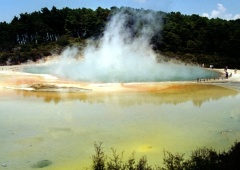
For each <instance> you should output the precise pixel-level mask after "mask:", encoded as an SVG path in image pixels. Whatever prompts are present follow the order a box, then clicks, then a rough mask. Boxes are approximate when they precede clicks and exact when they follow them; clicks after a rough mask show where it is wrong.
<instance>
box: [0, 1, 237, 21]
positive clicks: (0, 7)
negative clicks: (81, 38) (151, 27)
mask: <svg viewBox="0 0 240 170" xmlns="http://www.w3.org/2000/svg"><path fill="white" fill-rule="evenodd" d="M52 6H55V7H57V8H58V9H62V8H64V7H69V8H83V7H85V8H92V9H96V8H97V7H99V6H100V7H102V8H110V7H112V6H116V7H121V6H127V7H132V8H144V9H153V10H156V11H164V12H172V11H173V12H178V11H179V12H181V13H182V14H187V15H191V14H198V15H200V16H207V17H209V18H216V17H219V18H223V19H228V20H229V19H236V18H240V1H239V0H0V22H4V21H6V22H11V20H12V19H13V17H14V16H17V17H18V16H19V14H20V13H25V12H27V13H31V12H34V11H40V10H41V9H42V8H44V7H47V8H49V9H51V8H52Z"/></svg>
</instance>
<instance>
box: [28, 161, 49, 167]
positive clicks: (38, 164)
mask: <svg viewBox="0 0 240 170" xmlns="http://www.w3.org/2000/svg"><path fill="white" fill-rule="evenodd" d="M51 164H52V161H49V160H42V161H39V162H37V163H35V164H34V165H33V166H32V168H44V167H47V166H50V165H51Z"/></svg>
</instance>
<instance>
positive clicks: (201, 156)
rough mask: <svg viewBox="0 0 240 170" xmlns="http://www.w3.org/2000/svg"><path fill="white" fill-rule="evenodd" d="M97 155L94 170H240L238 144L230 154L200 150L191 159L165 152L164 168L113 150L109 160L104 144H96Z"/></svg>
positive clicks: (144, 159) (94, 160) (205, 149)
mask: <svg viewBox="0 0 240 170" xmlns="http://www.w3.org/2000/svg"><path fill="white" fill-rule="evenodd" d="M94 147H95V151H96V153H95V155H93V156H92V167H91V168H90V169H92V170H229V169H231V170H238V169H240V162H239V160H240V143H239V142H236V143H235V144H234V145H233V146H232V147H231V149H230V150H229V151H228V152H225V151H224V152H221V153H217V152H216V151H215V150H213V149H207V148H205V147H204V148H200V149H198V150H195V151H193V152H192V154H191V156H190V158H189V159H184V154H180V153H177V154H175V155H174V154H172V153H170V152H167V151H164V158H163V167H161V166H150V165H148V162H147V158H146V157H145V156H143V157H142V158H140V160H139V161H136V160H135V158H134V154H133V155H132V156H131V157H130V158H129V159H128V160H127V161H126V162H124V161H123V153H122V154H121V155H119V154H117V153H116V150H114V149H112V152H113V155H112V157H110V158H108V157H107V156H106V155H105V154H104V151H103V147H102V143H100V144H96V143H95V144H94Z"/></svg>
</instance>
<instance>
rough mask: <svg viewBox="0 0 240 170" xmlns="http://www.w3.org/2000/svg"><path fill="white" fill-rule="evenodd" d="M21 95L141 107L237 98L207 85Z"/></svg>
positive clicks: (50, 100)
mask: <svg viewBox="0 0 240 170" xmlns="http://www.w3.org/2000/svg"><path fill="white" fill-rule="evenodd" d="M16 92H17V94H18V95H22V96H24V97H36V98H42V99H43V100H44V102H46V103H49V102H54V103H55V104H58V103H59V102H61V101H74V100H79V101H81V102H86V103H90V104H91V103H105V102H117V103H118V104H119V105H121V106H127V105H141V104H143V103H144V104H147V103H148V104H157V105H161V104H171V105H177V104H180V103H184V102H188V101H191V102H192V103H193V104H194V105H195V106H201V105H202V104H203V103H204V102H207V101H210V100H219V99H221V98H224V97H228V96H235V95H237V94H238V92H237V91H234V90H231V89H227V88H223V87H219V86H215V85H206V84H204V85H203V84H201V85H199V84H178V85H172V86H169V88H166V89H163V90H160V91H151V92H138V93H136V92H114V93H113V92H102V93H101V92H81V93H60V92H39V91H25V90H23V91H22V90H17V91H16Z"/></svg>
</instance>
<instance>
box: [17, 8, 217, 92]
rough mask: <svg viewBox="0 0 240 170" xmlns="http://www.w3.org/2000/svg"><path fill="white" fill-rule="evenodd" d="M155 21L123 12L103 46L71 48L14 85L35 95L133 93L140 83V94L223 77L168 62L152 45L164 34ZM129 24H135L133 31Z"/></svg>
mask: <svg viewBox="0 0 240 170" xmlns="http://www.w3.org/2000/svg"><path fill="white" fill-rule="evenodd" d="M128 10H129V9H128ZM133 18H134V20H133ZM156 20H161V15H160V14H158V13H154V12H151V11H149V12H147V13H146V11H145V12H144V11H138V12H135V11H133V10H130V11H128V13H127V12H125V11H124V10H121V11H119V12H117V13H116V14H115V15H114V16H112V18H111V20H110V21H109V22H108V24H107V26H106V29H105V31H104V34H103V36H102V38H100V40H99V41H97V42H96V41H90V40H89V41H88V43H87V45H86V47H85V48H84V49H82V50H78V48H77V47H68V48H66V49H65V50H64V51H63V52H62V54H61V55H60V56H59V57H58V58H57V59H55V60H50V61H48V62H45V63H42V64H37V65H27V66H24V67H23V69H22V71H23V72H26V73H34V74H35V78H34V79H32V77H31V78H30V77H29V76H30V75H29V74H25V75H24V76H25V80H23V79H19V80H18V79H15V80H14V81H17V83H15V84H18V83H19V84H21V86H20V87H21V88H25V89H33V90H49V89H51V90H53V89H58V90H59V89H62V90H64V89H65V90H66V89H67V90H69V89H70V90H74V91H79V90H80V91H82V90H96V91H98V90H100V91H102V90H106V89H107V90H110V89H111V90H116V89H118V90H129V89H133V88H132V87H136V84H137V85H138V87H141V90H143V89H145V90H146V89H148V90H152V88H153V84H155V86H154V88H157V89H159V88H163V87H164V86H163V84H162V83H160V84H161V86H159V82H173V81H174V82H176V81H190V80H194V81H196V80H197V78H212V77H216V76H218V73H216V72H213V71H212V70H207V69H204V68H201V67H198V66H192V65H186V64H182V63H177V62H174V61H166V60H165V59H164V57H163V56H159V55H157V54H156V53H155V52H154V51H153V50H152V46H151V45H150V40H151V38H152V36H153V35H154V33H155V32H156V31H159V30H161V25H157V24H156V22H155V21H156ZM129 21H131V22H132V21H134V22H133V23H132V25H131V26H129V24H128V22H129ZM143 23H145V24H143ZM133 32H135V33H133ZM136 32H137V35H136ZM133 34H134V35H133ZM36 74H37V75H38V76H36ZM39 74H41V76H40V75H39ZM46 75H48V76H47V77H46ZM31 76H33V75H31ZM150 82H151V83H150ZM153 82H154V83H153ZM156 82H158V83H156ZM26 84H27V86H26ZM150 84H151V86H150ZM113 85H114V86H113ZM90 86H91V87H90ZM103 86H104V87H108V88H103ZM70 87H71V88H70ZM110 87H112V88H110ZM113 87H114V88H113ZM150 87H151V88H150ZM134 89H135V88H134ZM138 90H139V88H138Z"/></svg>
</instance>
